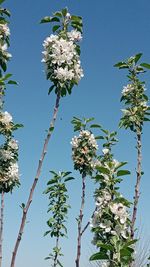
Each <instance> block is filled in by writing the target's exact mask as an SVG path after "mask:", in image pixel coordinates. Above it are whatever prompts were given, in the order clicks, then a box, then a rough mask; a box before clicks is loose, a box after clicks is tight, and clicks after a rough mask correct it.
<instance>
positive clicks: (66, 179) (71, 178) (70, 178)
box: [64, 177, 75, 182]
mask: <svg viewBox="0 0 150 267" xmlns="http://www.w3.org/2000/svg"><path fill="white" fill-rule="evenodd" d="M74 179H75V178H74V177H67V178H65V179H64V181H65V182H68V181H71V180H74Z"/></svg>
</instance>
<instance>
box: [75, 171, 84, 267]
mask: <svg viewBox="0 0 150 267" xmlns="http://www.w3.org/2000/svg"><path fill="white" fill-rule="evenodd" d="M85 177H86V176H85V175H84V174H83V175H82V197H81V208H80V214H79V218H78V238H77V257H76V260H75V263H76V267H79V266H80V256H81V238H82V221H83V210H84V204H85Z"/></svg>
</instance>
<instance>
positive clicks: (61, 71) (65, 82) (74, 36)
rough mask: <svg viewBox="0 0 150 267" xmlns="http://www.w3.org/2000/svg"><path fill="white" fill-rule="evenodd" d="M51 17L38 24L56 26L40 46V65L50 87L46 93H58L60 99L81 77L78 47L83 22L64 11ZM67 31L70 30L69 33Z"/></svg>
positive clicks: (69, 91)
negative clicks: (41, 50) (44, 68)
mask: <svg viewBox="0 0 150 267" xmlns="http://www.w3.org/2000/svg"><path fill="white" fill-rule="evenodd" d="M53 15H54V16H53V17H45V18H43V19H42V20H41V23H48V22H55V23H56V22H57V25H54V26H53V34H51V35H50V36H49V37H47V38H46V39H45V41H44V43H43V46H44V51H43V55H44V57H43V59H42V61H43V62H44V63H45V65H46V76H47V79H48V80H49V79H50V80H51V81H52V83H53V85H52V86H51V87H50V89H49V93H50V92H51V91H52V90H53V89H55V92H56V93H58V92H59V91H60V94H61V96H65V95H66V94H67V93H69V94H71V91H72V88H73V86H74V85H75V84H78V82H79V81H80V79H81V78H82V77H83V70H82V68H81V62H80V46H79V44H78V42H79V41H80V40H81V39H82V35H81V33H82V18H81V17H79V16H73V15H70V13H68V10H67V8H65V9H63V10H62V11H59V12H55V13H54V14H53ZM70 27H73V29H72V30H71V31H69V28H70ZM54 33H55V34H54Z"/></svg>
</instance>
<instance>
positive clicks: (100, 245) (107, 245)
mask: <svg viewBox="0 0 150 267" xmlns="http://www.w3.org/2000/svg"><path fill="white" fill-rule="evenodd" d="M97 246H98V247H101V248H104V249H107V250H110V251H113V250H114V248H113V246H112V245H109V244H103V243H100V242H98V243H97Z"/></svg>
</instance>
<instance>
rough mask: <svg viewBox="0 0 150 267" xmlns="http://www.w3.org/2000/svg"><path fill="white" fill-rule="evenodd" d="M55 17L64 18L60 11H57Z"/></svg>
mask: <svg viewBox="0 0 150 267" xmlns="http://www.w3.org/2000/svg"><path fill="white" fill-rule="evenodd" d="M53 15H54V16H56V17H60V18H62V13H61V12H60V11H56V12H55V13H54V14H53Z"/></svg>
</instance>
